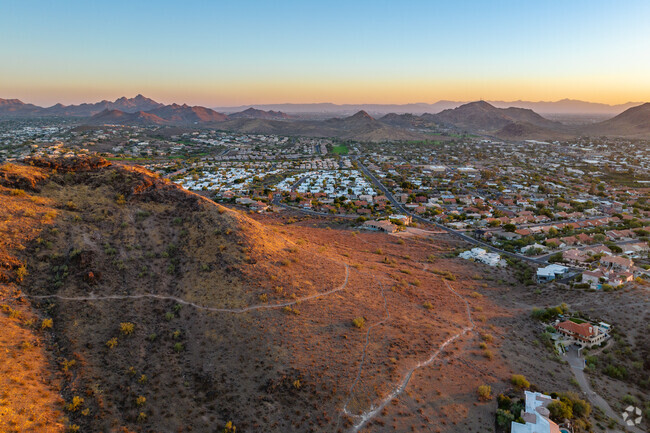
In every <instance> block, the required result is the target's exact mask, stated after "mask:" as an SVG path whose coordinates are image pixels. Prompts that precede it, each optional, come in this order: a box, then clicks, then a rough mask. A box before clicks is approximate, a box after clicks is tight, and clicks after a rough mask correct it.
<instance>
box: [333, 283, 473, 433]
mask: <svg viewBox="0 0 650 433" xmlns="http://www.w3.org/2000/svg"><path fill="white" fill-rule="evenodd" d="M443 281H444V283H445V285H446V286H447V288H448V289H449V290H450V291H451V292H452V293H453V294H454V295H456V296H457V297H458V298H459V299H460V300H461V301H463V302H464V303H465V308H466V311H467V318H468V320H469V325H467V326H465V327H464V328H463V329H462V330H461V331H460V332H458V333H457V334H455V335H453V336H452V337H449V338H448V339H447V340H445V341H444V342H443V343H442V344H441V345H440V347H438V349H436V350H435V351H434V352H433V353H432V354H431V355H430V356H429V358H427V359H426V360H425V361H422V362H419V363H418V364H416V365H415V366H414V367H412V368H411V369H410V370H409V371H407V372H406V374H405V375H404V377H403V378H402V381H401V382H399V383H398V384H397V386H396V387H395V388H394V389H393V391H392V392H391V393H390V394H388V395H387V396H386V397H384V399H383V400H381V401H380V402H379V404H378V405H377V406H372V407H371V408H370V409H368V410H367V411H366V412H364V413H362V414H359V415H357V414H351V413H349V412H348V411H347V409H346V408H344V409H343V413H345V414H346V415H348V416H350V417H352V418H356V419H358V421H357V423H356V424H355V425H354V426H353V427H352V428H351V429H350V432H352V433H356V432H358V431H359V430H360V429H361V428H362V427H363V426H364V425H366V423H368V421H370V420H372V419H373V418H374V417H375V416H376V415H377V414H378V413H379V412H381V411H382V410H383V409H384V408H385V407H386V405H388V403H390V402H391V401H393V400H394V399H395V398H397V397H398V396H399V395H400V394H402V393H403V392H404V390H405V389H406V387H407V386H408V384H409V381H410V380H411V377H413V373H415V371H416V370H418V369H420V368H423V367H426V366H428V365H430V364H431V363H433V362H434V361H435V360H436V359H437V358H438V356H439V355H440V353H442V351H443V350H444V349H445V347H447V346H448V345H450V344H451V343H453V342H454V341H456V340H457V339H459V338H460V337H462V336H464V335H465V334H467V333H468V332H471V331H473V330H474V328H475V326H476V325H475V324H474V320H473V319H472V314H471V310H470V306H469V302H467V300H466V299H465V298H463V297H462V296H461V295H460V294H459V293H458V292H457V291H456V290H454V289H453V288H452V287H451V286H450V285H449V283H448V282H447V280H443ZM364 356H365V355H364Z"/></svg>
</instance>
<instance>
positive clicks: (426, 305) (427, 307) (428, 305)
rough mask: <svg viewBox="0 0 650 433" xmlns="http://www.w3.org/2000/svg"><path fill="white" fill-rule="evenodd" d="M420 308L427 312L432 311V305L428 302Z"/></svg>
mask: <svg viewBox="0 0 650 433" xmlns="http://www.w3.org/2000/svg"><path fill="white" fill-rule="evenodd" d="M422 306H423V307H424V308H426V309H427V310H433V304H432V303H431V302H429V301H426V302H425V303H424V304H422Z"/></svg>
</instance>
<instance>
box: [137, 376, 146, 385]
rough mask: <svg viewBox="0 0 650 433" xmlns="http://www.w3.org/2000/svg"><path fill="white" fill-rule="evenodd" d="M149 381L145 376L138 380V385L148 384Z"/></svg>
mask: <svg viewBox="0 0 650 433" xmlns="http://www.w3.org/2000/svg"><path fill="white" fill-rule="evenodd" d="M147 380H148V379H147V375H146V374H143V375H141V376H140V378H138V383H139V384H141V385H144V384H145V383H147Z"/></svg>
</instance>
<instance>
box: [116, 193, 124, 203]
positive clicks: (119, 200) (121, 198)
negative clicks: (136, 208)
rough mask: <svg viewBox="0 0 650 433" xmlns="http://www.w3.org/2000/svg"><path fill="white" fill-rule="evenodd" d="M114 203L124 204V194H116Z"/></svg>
mask: <svg viewBox="0 0 650 433" xmlns="http://www.w3.org/2000/svg"><path fill="white" fill-rule="evenodd" d="M115 203H117V204H119V205H123V204H126V199H125V198H124V194H117V195H116V196H115Z"/></svg>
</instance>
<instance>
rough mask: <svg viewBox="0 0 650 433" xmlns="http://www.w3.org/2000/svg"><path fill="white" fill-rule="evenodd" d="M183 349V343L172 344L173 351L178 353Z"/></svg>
mask: <svg viewBox="0 0 650 433" xmlns="http://www.w3.org/2000/svg"><path fill="white" fill-rule="evenodd" d="M182 351H183V343H176V344H174V352H176V353H179V352H182Z"/></svg>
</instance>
